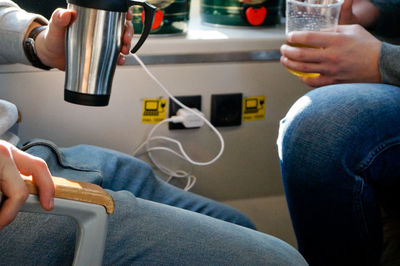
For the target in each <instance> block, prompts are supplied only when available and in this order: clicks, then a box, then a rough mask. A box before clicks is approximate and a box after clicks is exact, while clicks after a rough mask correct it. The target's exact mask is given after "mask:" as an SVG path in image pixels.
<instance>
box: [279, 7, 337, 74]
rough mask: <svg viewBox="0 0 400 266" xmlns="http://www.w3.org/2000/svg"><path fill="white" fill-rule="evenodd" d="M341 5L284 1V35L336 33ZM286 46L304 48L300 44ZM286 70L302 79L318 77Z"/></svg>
mask: <svg viewBox="0 0 400 266" xmlns="http://www.w3.org/2000/svg"><path fill="white" fill-rule="evenodd" d="M342 4H343V0H286V35H287V34H288V33H290V32H292V31H336V27H337V25H338V21H339V14H340V9H341V7H342ZM288 44H289V45H291V46H298V47H305V45H302V44H296V43H288ZM311 48H316V49H318V47H311ZM288 70H289V72H290V73H292V74H294V75H297V76H303V77H318V76H319V75H320V74H319V73H304V72H299V71H295V70H291V69H288Z"/></svg>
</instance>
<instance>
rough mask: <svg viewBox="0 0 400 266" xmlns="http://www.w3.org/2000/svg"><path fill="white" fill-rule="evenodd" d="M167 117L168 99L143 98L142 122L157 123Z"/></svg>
mask: <svg viewBox="0 0 400 266" xmlns="http://www.w3.org/2000/svg"><path fill="white" fill-rule="evenodd" d="M166 117H167V99H143V110H142V124H156V123H159V122H161V121H162V120H164V119H165V118H166Z"/></svg>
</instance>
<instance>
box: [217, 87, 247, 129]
mask: <svg viewBox="0 0 400 266" xmlns="http://www.w3.org/2000/svg"><path fill="white" fill-rule="evenodd" d="M242 101H243V94H242V93H229V94H213V95H211V124H213V125H214V126H216V127H230V126H240V125H241V124H242Z"/></svg>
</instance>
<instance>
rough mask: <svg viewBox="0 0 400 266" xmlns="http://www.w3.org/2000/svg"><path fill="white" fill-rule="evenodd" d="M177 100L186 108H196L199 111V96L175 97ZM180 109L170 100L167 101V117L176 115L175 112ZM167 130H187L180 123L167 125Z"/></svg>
mask: <svg viewBox="0 0 400 266" xmlns="http://www.w3.org/2000/svg"><path fill="white" fill-rule="evenodd" d="M175 98H176V99H177V100H179V101H180V102H182V103H183V104H184V105H186V106H187V107H191V108H197V109H198V110H199V111H201V95H190V96H175ZM180 108H182V107H180V106H179V105H178V104H176V103H175V102H174V101H173V100H172V99H171V98H170V99H169V117H171V116H174V115H176V112H178V110H179V109H180ZM168 128H169V130H174V129H188V128H186V127H185V126H184V125H183V124H182V123H171V122H169V125H168Z"/></svg>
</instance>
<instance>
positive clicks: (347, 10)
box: [339, 0, 353, 24]
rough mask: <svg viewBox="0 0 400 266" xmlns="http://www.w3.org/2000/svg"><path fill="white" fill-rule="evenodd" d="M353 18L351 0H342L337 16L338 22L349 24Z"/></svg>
mask: <svg viewBox="0 0 400 266" xmlns="http://www.w3.org/2000/svg"><path fill="white" fill-rule="evenodd" d="M352 18H353V0H344V2H343V4H342V7H341V11H340V17H339V24H351V23H352Z"/></svg>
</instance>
